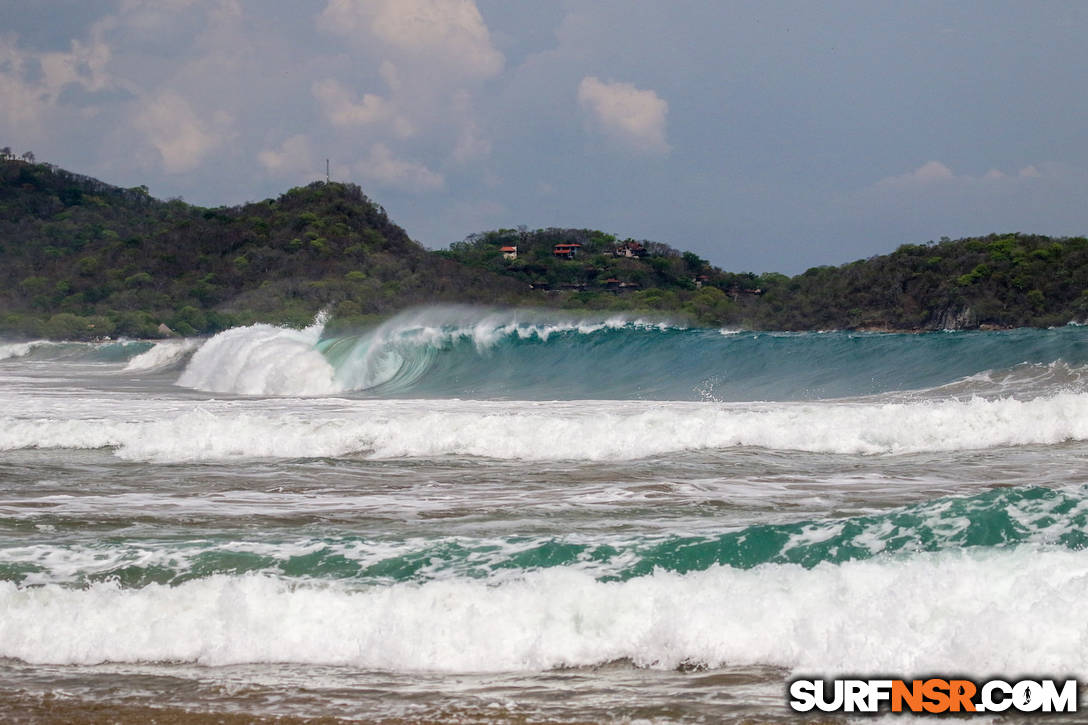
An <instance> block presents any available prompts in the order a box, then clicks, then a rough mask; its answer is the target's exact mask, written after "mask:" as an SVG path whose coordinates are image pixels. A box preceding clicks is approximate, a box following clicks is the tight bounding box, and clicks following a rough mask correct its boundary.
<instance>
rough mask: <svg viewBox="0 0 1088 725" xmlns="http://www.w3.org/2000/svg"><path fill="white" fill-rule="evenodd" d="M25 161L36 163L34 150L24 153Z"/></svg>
mask: <svg viewBox="0 0 1088 725" xmlns="http://www.w3.org/2000/svg"><path fill="white" fill-rule="evenodd" d="M23 161H25V162H27V163H28V164H32V163H34V152H33V151H27V152H26V153H24V154H23Z"/></svg>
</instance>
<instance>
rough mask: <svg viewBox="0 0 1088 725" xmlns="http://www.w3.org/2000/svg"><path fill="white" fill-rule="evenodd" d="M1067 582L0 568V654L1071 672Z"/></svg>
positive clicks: (988, 560)
mask: <svg viewBox="0 0 1088 725" xmlns="http://www.w3.org/2000/svg"><path fill="white" fill-rule="evenodd" d="M1011 593H1015V594H1014V595H1013V594H1011ZM1086 597H1088V557H1086V556H1085V555H1084V554H1083V553H1079V552H1070V551H1061V550H1057V551H1055V550H1048V549H1045V548H1043V549H1040V548H1038V547H1034V546H1023V547H1018V548H1016V549H1014V550H1011V551H1002V550H994V549H979V550H972V551H966V552H965V551H948V552H941V553H938V554H921V555H917V556H913V557H910V558H906V559H904V558H897V557H894V556H881V557H877V558H875V559H871V560H868V561H855V562H847V563H843V564H838V565H832V564H820V565H818V566H815V567H813V568H811V569H806V568H803V567H801V566H797V565H793V564H764V565H761V566H757V567H755V568H752V569H747V570H742V569H735V568H731V567H724V566H717V565H715V566H712V567H710V568H709V569H706V570H702V571H695V572H689V573H687V574H679V573H674V572H666V571H655V572H654V573H652V574H648V575H646V576H642V577H638V578H635V579H630V580H626V581H612V582H602V581H599V580H597V579H595V578H594V577H593V576H591V575H590V574H587V573H585V572H581V571H577V570H572V569H569V568H565V567H559V568H553V569H547V570H543V571H535V572H528V573H525V574H524V576H522V577H519V578H516V579H513V580H510V581H505V582H502V583H499V584H494V583H490V582H487V581H479V580H471V579H450V580H440V581H431V582H426V583H423V584H414V583H405V584H394V585H391V586H384V587H361V588H359V587H353V586H350V585H348V584H345V583H343V582H322V583H316V582H311V583H306V582H299V581H297V580H295V581H291V580H284V579H281V578H278V577H272V576H266V575H241V576H228V575H214V576H210V577H207V578H204V579H198V580H193V581H189V582H186V583H183V584H180V585H177V586H163V585H159V584H151V585H148V586H146V587H143V588H140V589H125V588H123V587H122V586H120V585H119V584H117V583H99V584H93V585H91V586H88V587H85V588H81V589H71V588H66V587H63V586H60V585H56V584H50V585H45V586H39V587H20V586H18V585H16V584H14V583H11V582H0V610H2V611H3V612H4V618H3V621H2V622H0V656H2V657H13V658H19V659H21V660H24V661H27V662H32V663H60V664H70V663H78V664H93V663H100V662H163V661H168V662H197V663H201V664H207V665H226V664H236V663H253V662H297V663H311V664H349V665H354V666H358V667H364V668H367V669H381V670H389V671H427V670H430V671H457V672H468V671H524V670H542V669H549V668H557V667H574V666H585V665H595V664H601V663H605V662H611V661H615V660H621V659H626V660H630V661H631V662H633V663H634V664H636V665H638V666H643V667H654V668H675V667H678V666H681V665H690V664H694V663H700V664H707V665H710V666H719V665H723V664H729V665H734V666H735V665H743V664H769V665H778V666H782V667H787V668H791V669H793V670H794V671H816V672H821V673H824V674H829V673H839V672H844V671H850V672H857V671H866V672H930V671H933V672H937V671H939V672H946V671H952V672H957V673H963V674H975V675H986V674H991V673H993V672H1002V673H1005V674H1008V675H1013V674H1017V673H1037V672H1080V671H1084V670H1086V669H1088V630H1086V629H1085V628H1084V627H1083V626H1081V625H1080V624H1079V621H1078V620H1077V618H1076V617H1075V616H1071V613H1074V612H1077V611H1079V609H1080V606H1081V603H1082V602H1084V601H1085V598H1086ZM767 602H774V606H771V607H768V606H767Z"/></svg>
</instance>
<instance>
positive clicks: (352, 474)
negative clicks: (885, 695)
mask: <svg viewBox="0 0 1088 725" xmlns="http://www.w3.org/2000/svg"><path fill="white" fill-rule="evenodd" d="M1086 545H1088V328H1081V327H1076V326H1068V327H1064V328H1060V329H1052V330H1012V331H996V332H934V333H926V334H919V335H907V334H902V335H900V334H862V333H848V332H834V331H832V332H824V333H766V332H743V331H733V330H717V329H711V330H707V329H694V328H685V327H683V326H677V325H672V324H669V323H668V322H663V321H660V320H642V319H635V318H629V317H616V318H575V317H563V316H561V315H558V314H556V313H531V312H513V311H497V310H478V309H466V308H431V309H424V310H417V311H414V312H411V313H406V314H404V315H401V316H398V317H397V318H394V319H392V320H390V321H389V322H387V323H385V324H383V325H381V326H379V327H377V328H375V329H371V330H366V331H361V332H359V333H358V334H352V335H338V336H331V335H328V334H326V333H325V332H324V321H323V320H322V319H318V320H317V321H315V323H314V325H312V326H311V327H309V328H307V329H304V330H291V329H284V328H278V327H274V326H270V325H255V326H251V327H243V328H237V329H232V330H228V331H226V332H223V333H221V334H219V335H216V336H214V337H212V338H210V339H201V340H196V339H191V340H190V339H187V340H170V341H163V342H157V343H152V342H143V341H107V342H100V343H56V342H46V341H31V342H4V343H0V683H2V687H0V690H2V691H3V692H4V693H6V694H4V695H2V696H0V700H2V701H0V706H3V707H5V708H12V710H11V711H13V712H22V713H23V714H24V715H25V716H26V717H28V718H33V717H46V716H44V715H42V713H43V712H53V713H54V715H55V713H56V712H62V713H67V714H68V715H71V714H72V713H80V712H99V713H102V712H104V713H106V717H108V716H109V714H110V713H122V714H123V713H124V712H129V713H130V714H131V712H136V713H144V714H146V712H152V711H153V709H155V708H167V709H169V710H170V712H171V713H173V714H174V716H176V717H184V716H185V713H194V714H197V713H208V712H214V713H228V714H229V713H243V714H245V715H247V716H254V717H256V716H262V715H288V716H298V717H319V716H323V717H343V718H364V719H374V720H380V719H393V720H397V719H403V720H408V721H416V720H427V721H445V720H457V721H461V722H508V721H513V722H537V721H553V722H554V721H559V722H563V721H571V722H588V721H597V722H600V721H607V722H611V721H615V722H632V721H638V720H650V721H663V722H669V721H705V722H718V721H726V722H728V721H736V722H748V721H763V720H775V719H781V720H789V719H790V712H789V710H788V709H787V704H786V703H787V698H786V683H787V682H788V681H789V680H791V679H792V678H794V677H797V676H801V675H805V676H826V677H834V676H836V675H849V676H857V675H865V674H873V675H883V676H887V675H893V676H902V677H904V678H910V677H913V676H919V675H930V674H941V673H944V674H954V675H957V676H974V677H976V678H984V677H990V676H993V675H1001V676H1003V677H1005V678H1006V679H1012V678H1015V677H1016V676H1017V675H1031V676H1040V675H1047V674H1050V675H1054V676H1067V675H1074V676H1078V677H1080V678H1081V679H1084V678H1086V677H1088V618H1086V617H1085V616H1084V614H1085V604H1084V602H1086V601H1088V553H1086V552H1085V550H1084V549H1085V546H1086ZM43 703H47V704H48V707H46V706H45V705H43ZM49 708H53V710H50V709H49ZM56 708H60V710H59V711H58V710H56ZM65 708H67V709H65ZM125 708H136V709H135V710H125ZM141 708H145V709H146V708H150V709H147V710H143V709H141ZM35 713H37V714H36V715H35ZM179 713H180V715H179ZM56 717H61V716H56Z"/></svg>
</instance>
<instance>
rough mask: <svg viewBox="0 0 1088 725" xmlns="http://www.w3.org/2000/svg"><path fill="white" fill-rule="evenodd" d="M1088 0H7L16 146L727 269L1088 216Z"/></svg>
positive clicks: (244, 189)
mask: <svg viewBox="0 0 1088 725" xmlns="http://www.w3.org/2000/svg"><path fill="white" fill-rule="evenodd" d="M1086 31H1088V3H1084V2H1080V1H1079V0H1070V1H1068V2H1056V1H1055V2H1001V1H1000V0H988V1H986V2H970V1H967V0H963V1H961V2H954V3H953V2H944V1H942V2H929V1H927V0H913V1H912V2H909V3H904V2H900V1H898V0H896V1H895V2H886V1H884V0H859V1H857V2H842V1H838V0H821V2H807V1H806V2H784V1H772V0H767V1H765V2H730V1H726V0H721V1H718V0H715V1H710V0H703V1H701V2H694V1H692V0H660V1H656V0H655V1H649V0H595V1H593V2H588V1H585V0H533V1H532V2H529V1H521V2H519V1H515V0H314V1H312V2H297V0H35V2H29V1H28V0H0V146H10V147H11V148H12V150H13V151H14V152H16V153H19V154H21V153H23V152H25V151H32V152H33V153H34V154H35V156H36V157H37V159H38V160H39V161H48V162H50V163H54V164H57V165H59V166H62V167H64V168H67V169H70V170H72V171H76V172H79V173H83V174H87V175H90V176H94V177H97V178H100V179H102V180H104V181H106V182H109V183H112V184H116V185H119V186H137V185H140V184H145V185H147V186H148V187H149V188H150V190H151V193H152V195H154V196H157V197H159V198H174V197H181V198H184V199H185V200H186V201H188V202H191V203H194V204H200V205H204V206H218V205H234V204H240V203H244V202H246V201H256V200H260V199H264V198H268V197H274V196H277V195H279V194H281V193H283V192H284V191H286V190H287V189H289V188H290V187H292V186H298V185H302V184H306V183H309V182H311V181H314V180H320V179H323V178H324V177H325V160H326V159H329V160H330V165H331V173H332V177H333V179H334V180H337V181H349V182H353V183H356V184H359V185H360V186H361V187H362V188H363V191H364V192H365V193H366V194H367V195H368V196H369V197H370V198H371V199H373V200H374V201H376V202H378V203H380V204H381V205H382V206H384V207H385V209H386V210H387V211H388V212H389V215H390V216H391V217H392V219H393V220H394V221H396V222H397V223H398V224H400V225H401V226H403V227H404V228H405V229H406V230H407V232H408V234H409V235H410V236H411V237H412V238H414V239H416V240H418V241H419V242H421V243H423V244H425V245H426V246H428V247H431V248H440V247H443V246H445V245H447V244H449V243H450V242H453V241H458V240H460V239H463V238H464V237H466V236H467V235H469V234H472V233H474V232H479V231H484V230H489V229H497V228H503V227H515V226H518V225H526V226H528V227H529V228H540V227H553V226H554V227H589V228H594V229H602V230H604V231H607V232H611V233H613V234H616V235H618V236H619V237H621V238H625V237H634V238H636V239H651V240H655V241H661V242H666V243H668V244H671V245H673V246H674V247H677V248H680V249H684V250H691V251H694V252H696V253H697V254H699V255H701V256H703V257H705V258H707V259H709V260H710V261H711V262H713V263H714V264H716V265H718V266H721V267H722V268H724V269H726V270H728V271H734V272H740V271H751V272H767V271H776V272H783V273H787V274H795V273H798V272H801V271H803V270H804V269H806V268H808V267H811V266H816V265H824V264H833V265H837V264H843V263H846V262H850V261H853V260H855V259H863V258H867V257H870V256H873V255H875V254H882V253H887V252H890V251H892V250H894V249H895V248H896V247H897V246H899V245H900V244H903V243H919V242H925V241H929V240H936V239H939V238H940V237H942V236H948V237H951V238H958V237H963V236H970V235H982V234H989V233H1004V232H1015V231H1022V232H1033V233H1042V234H1052V235H1083V234H1086V233H1088V203H1086V200H1088V87H1086V85H1085V79H1086V77H1088V42H1085V40H1084V38H1085V36H1086Z"/></svg>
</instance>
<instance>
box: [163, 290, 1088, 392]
mask: <svg viewBox="0 0 1088 725" xmlns="http://www.w3.org/2000/svg"><path fill="white" fill-rule="evenodd" d="M323 332H324V330H323V320H322V319H318V320H317V321H315V323H314V324H313V325H311V326H310V327H308V328H306V329H305V330H291V329H286V328H280V327H275V326H271V325H253V326H250V327H244V328H237V329H233V330H229V331H227V332H223V333H220V334H219V335H217V336H215V337H214V338H212V339H211V340H210V341H208V342H207V343H206V344H204V346H203V347H202V348H201V349H200V350H199V351H198V352H197V353H196V354H195V355H193V357H192V359H191V360H190V362H189V364H188V366H187V367H186V369H185V371H184V373H183V374H182V376H181V378H180V380H179V384H180V385H183V386H186V387H192V388H196V389H199V390H206V391H211V392H218V393H237V394H246V395H280V396H296V395H330V394H346V393H355V394H362V395H366V396H373V397H391V396H392V397H463V398H482V399H495V398H500V399H501V398H513V399H521V400H549V399H551V400H554V399H568V400H570V399H611V400H619V399H655V400H709V401H751V400H814V399H826V398H842V397H857V396H866V395H875V394H885V393H889V392H893V391H907V390H926V389H931V388H939V387H941V386H949V385H952V386H953V388H950V389H949V390H947V391H939V392H938V394H940V395H977V394H982V395H986V394H989V393H992V392H994V391H996V390H998V389H999V388H1000V391H1001V394H1014V395H1021V396H1031V395H1039V394H1044V393H1048V392H1054V391H1055V390H1074V391H1085V390H1088V367H1086V365H1088V329H1085V328H1073V327H1069V328H1061V329H1056V330H1046V331H1037V330H1028V331H1020V330H1013V331H1008V332H996V333H995V332H990V333H964V334H959V335H948V334H943V333H933V334H922V335H908V334H873V333H847V332H829V333H765V332H737V331H729V334H723V331H719V330H704V329H692V328H686V327H683V326H675V325H670V324H668V323H664V322H659V321H651V320H640V319H632V318H627V317H611V318H603V317H602V318H599V319H564V318H562V317H561V316H558V313H543V312H531V311H530V312H525V311H487V310H479V309H475V308H458V307H451V308H427V309H423V310H417V311H414V312H409V313H404V314H401V315H398V316H397V317H394V318H392V319H391V320H389V321H387V322H386V323H384V324H382V325H380V326H378V327H377V328H375V329H373V330H370V331H368V332H365V333H362V334H358V335H344V336H334V337H323ZM956 383H960V384H959V385H958V387H957V386H955V385H954V384H956Z"/></svg>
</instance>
